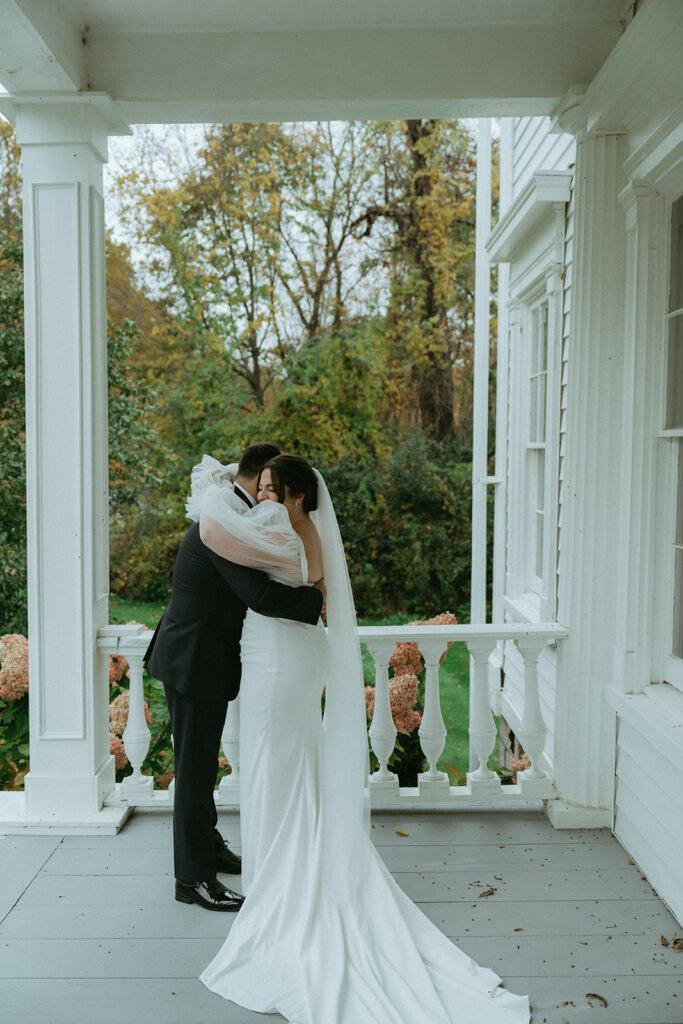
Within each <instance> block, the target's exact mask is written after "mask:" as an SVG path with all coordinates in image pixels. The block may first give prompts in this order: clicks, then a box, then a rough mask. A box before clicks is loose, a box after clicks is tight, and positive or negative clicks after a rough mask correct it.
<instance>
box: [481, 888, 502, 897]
mask: <svg viewBox="0 0 683 1024" xmlns="http://www.w3.org/2000/svg"><path fill="white" fill-rule="evenodd" d="M497 891H498V890H497V889H494V888H493V887H492V888H490V889H484V891H483V892H480V893H479V899H481V898H482V896H493V894H494V892H497Z"/></svg>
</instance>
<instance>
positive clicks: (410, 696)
mask: <svg viewBox="0 0 683 1024" xmlns="http://www.w3.org/2000/svg"><path fill="white" fill-rule="evenodd" d="M417 687H418V679H417V676H416V675H414V674H413V673H410V672H406V673H404V674H403V675H400V676H394V677H393V679H390V680H389V703H390V705H391V714H392V717H393V719H394V725H395V726H396V731H397V732H401V733H404V734H405V735H409V734H410V733H411V732H413V731H414V730H415V729H417V727H418V726H419V725H420V722H421V721H422V715H421V714H420V712H419V711H416V710H415V701H416V700H417ZM365 711H366V713H367V716H368V718H370V719H372V716H373V714H374V713H375V688H374V686H366V687H365Z"/></svg>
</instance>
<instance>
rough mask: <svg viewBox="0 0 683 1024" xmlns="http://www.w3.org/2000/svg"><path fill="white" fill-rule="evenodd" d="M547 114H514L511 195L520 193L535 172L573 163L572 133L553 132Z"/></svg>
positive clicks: (573, 144) (568, 165) (560, 167)
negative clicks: (538, 115) (517, 115)
mask: <svg viewBox="0 0 683 1024" xmlns="http://www.w3.org/2000/svg"><path fill="white" fill-rule="evenodd" d="M549 129H550V120H549V118H547V117H515V118H513V125H512V151H513V156H512V197H513V199H514V197H515V196H517V195H519V193H520V192H521V190H522V189H523V188H524V186H525V185H526V183H527V182H528V181H529V179H530V177H531V175H532V174H533V173H534V171H538V170H541V169H542V170H556V171H563V170H566V169H567V168H568V167H570V166H571V165H572V164H573V163H574V154H575V152H576V140H575V139H574V136H573V135H561V134H551V133H550V131H549Z"/></svg>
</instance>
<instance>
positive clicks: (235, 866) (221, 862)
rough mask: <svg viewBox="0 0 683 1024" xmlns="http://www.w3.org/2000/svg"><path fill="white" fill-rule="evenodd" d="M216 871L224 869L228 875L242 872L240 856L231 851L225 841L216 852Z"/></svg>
mask: <svg viewBox="0 0 683 1024" xmlns="http://www.w3.org/2000/svg"><path fill="white" fill-rule="evenodd" d="M216 871H224V872H225V873H226V874H228V875H240V874H241V873H242V858H241V857H239V856H238V855H237V854H236V853H233V852H232V850H231V849H230V847H229V846H228V844H227V843H224V844H223V847H222V849H220V850H218V851H217V853H216Z"/></svg>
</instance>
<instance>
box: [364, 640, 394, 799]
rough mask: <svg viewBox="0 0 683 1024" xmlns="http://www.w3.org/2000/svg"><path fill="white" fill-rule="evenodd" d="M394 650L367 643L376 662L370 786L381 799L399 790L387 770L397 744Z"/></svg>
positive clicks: (386, 645)
mask: <svg viewBox="0 0 683 1024" xmlns="http://www.w3.org/2000/svg"><path fill="white" fill-rule="evenodd" d="M394 647H395V642H394V641H391V642H390V643H388V644H387V643H379V642H376V641H374V642H372V643H370V644H368V649H369V651H370V654H371V655H372V657H373V660H374V662H375V709H374V712H373V715H372V723H371V725H370V742H371V744H372V750H373V753H374V754H375V757H376V758H377V760H378V761H379V768H378V770H377V771H376V772H373V773H372V775H371V776H370V785H371V786H372V792H373V793H381V794H382V795H383V796H384V795H390V794H394V795H395V794H396V793H398V789H399V784H398V775H396V773H395V772H392V771H390V770H389V768H388V767H387V761H388V760H389V758H390V757H391V755H392V753H393V750H394V744H395V743H396V726H395V725H394V718H393V715H392V714H391V702H390V700H389V658H390V657H391V655H392V652H393V650H394Z"/></svg>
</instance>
